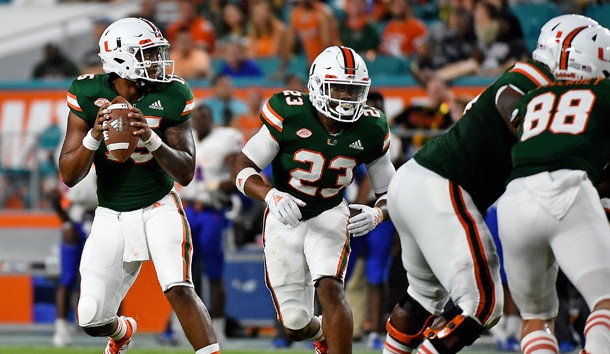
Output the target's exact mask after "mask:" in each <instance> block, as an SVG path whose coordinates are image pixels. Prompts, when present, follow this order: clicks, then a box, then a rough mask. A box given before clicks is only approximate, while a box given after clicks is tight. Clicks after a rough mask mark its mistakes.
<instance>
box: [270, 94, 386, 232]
mask: <svg viewBox="0 0 610 354" xmlns="http://www.w3.org/2000/svg"><path fill="white" fill-rule="evenodd" d="M260 118H261V120H262V122H263V124H264V125H265V126H266V127H267V128H268V129H269V131H270V133H271V136H272V137H273V139H274V140H275V141H276V142H277V143H278V144H279V147H280V148H279V152H278V154H277V156H276V157H275V158H274V160H273V161H272V162H271V165H272V171H273V177H272V185H273V186H274V187H275V188H277V189H278V190H280V191H283V192H286V193H289V194H291V195H293V196H294V197H296V198H299V199H301V200H302V201H304V202H305V203H307V205H306V206H305V207H302V208H301V213H302V215H303V220H307V219H310V218H312V217H314V216H316V215H319V214H320V213H322V212H323V211H325V210H328V209H330V208H332V207H334V206H336V205H338V204H339V203H341V201H342V200H343V192H344V189H345V187H347V186H348V185H349V184H350V183H351V182H352V180H353V179H354V170H355V168H356V166H358V165H359V164H361V163H364V164H369V163H371V162H373V161H375V160H376V159H377V158H379V157H381V156H382V155H383V154H384V153H386V151H387V150H388V148H389V146H390V133H389V127H388V122H387V120H386V118H385V115H384V114H383V112H381V111H380V110H378V109H375V108H373V107H368V106H367V107H365V109H364V114H363V115H362V117H361V118H360V119H359V120H357V121H356V122H354V123H351V124H349V125H347V128H346V129H345V130H344V131H342V132H341V133H339V134H337V135H331V134H330V133H328V132H327V131H326V130H325V129H324V127H323V126H322V124H321V123H320V122H319V121H318V117H317V110H316V109H315V107H314V106H313V105H312V104H311V102H310V100H309V97H308V95H307V94H304V93H301V92H298V91H283V92H279V93H276V94H274V95H273V96H272V97H271V98H270V99H269V100H268V101H267V103H266V104H265V106H264V107H263V109H262V111H261V115H260ZM321 119H328V118H326V117H322V118H321Z"/></svg>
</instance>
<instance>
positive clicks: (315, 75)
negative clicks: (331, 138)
mask: <svg viewBox="0 0 610 354" xmlns="http://www.w3.org/2000/svg"><path fill="white" fill-rule="evenodd" d="M370 87H371V79H370V78H369V73H368V70H367V69H366V64H365V63H364V60H362V58H361V57H360V55H358V54H357V53H356V52H355V51H354V50H353V49H351V48H348V47H343V46H333V47H328V48H326V49H325V50H324V51H323V52H322V53H320V54H319V55H318V56H317V57H316V59H315V60H314V61H313V63H312V64H311V68H310V69H309V82H308V84H307V88H308V89H309V100H310V101H311V102H312V103H313V105H314V107H316V109H317V110H318V112H320V113H322V114H323V115H324V116H326V117H328V118H331V119H334V120H338V121H340V122H345V123H350V122H355V121H357V120H358V119H359V118H360V116H362V113H363V108H364V105H365V104H366V98H367V96H368V93H369V88H370Z"/></svg>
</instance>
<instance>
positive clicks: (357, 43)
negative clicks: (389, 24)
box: [339, 0, 381, 58]
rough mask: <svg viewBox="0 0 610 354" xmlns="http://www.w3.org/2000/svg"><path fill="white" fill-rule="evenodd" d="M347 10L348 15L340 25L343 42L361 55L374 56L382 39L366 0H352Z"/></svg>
mask: <svg viewBox="0 0 610 354" xmlns="http://www.w3.org/2000/svg"><path fill="white" fill-rule="evenodd" d="M345 10H346V11H345V14H346V17H345V19H344V20H343V21H342V22H341V24H340V25H339V36H340V38H341V43H342V44H343V45H345V46H347V47H350V48H352V49H353V50H355V51H356V52H358V53H359V54H360V55H364V56H365V57H367V58H370V57H372V56H373V55H374V52H375V51H377V48H378V47H379V43H380V41H381V39H380V38H379V33H378V32H377V29H376V28H375V26H374V25H373V24H372V23H371V21H370V17H369V14H368V13H367V3H366V0H351V1H349V2H348V3H347V5H346V9H345Z"/></svg>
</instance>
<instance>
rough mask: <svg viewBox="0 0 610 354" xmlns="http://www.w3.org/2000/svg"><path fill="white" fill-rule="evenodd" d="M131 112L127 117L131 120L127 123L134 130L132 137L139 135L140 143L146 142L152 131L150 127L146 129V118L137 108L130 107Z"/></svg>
mask: <svg viewBox="0 0 610 354" xmlns="http://www.w3.org/2000/svg"><path fill="white" fill-rule="evenodd" d="M129 110H130V111H131V112H130V113H129V114H128V115H127V117H129V118H131V123H129V124H130V125H131V126H132V127H134V128H136V130H135V131H134V132H133V135H139V136H140V139H141V140H142V141H146V140H148V138H150V134H151V133H152V131H151V130H150V127H148V122H147V121H146V117H144V115H143V114H142V111H140V109H139V108H136V107H130V108H129Z"/></svg>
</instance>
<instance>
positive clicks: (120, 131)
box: [104, 96, 140, 163]
mask: <svg viewBox="0 0 610 354" xmlns="http://www.w3.org/2000/svg"><path fill="white" fill-rule="evenodd" d="M130 107H131V104H130V103H129V101H127V100H126V99H125V98H123V97H121V96H117V97H116V98H115V99H114V100H112V104H111V105H110V106H108V108H107V109H108V110H109V111H110V113H108V116H109V117H110V118H109V119H108V120H107V121H106V126H107V130H106V131H105V132H104V143H105V144H106V148H107V149H108V153H110V154H111V155H112V157H111V158H112V160H114V161H117V162H121V163H123V162H125V161H127V159H128V158H129V156H130V155H131V154H132V153H133V152H134V150H135V149H136V146H137V145H138V140H139V139H140V138H139V137H138V136H137V135H133V134H132V132H133V131H134V130H135V128H133V127H131V126H130V125H129V123H130V121H131V119H130V118H129V117H128V116H127V115H128V114H129V112H130V111H129V108H130Z"/></svg>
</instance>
